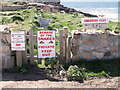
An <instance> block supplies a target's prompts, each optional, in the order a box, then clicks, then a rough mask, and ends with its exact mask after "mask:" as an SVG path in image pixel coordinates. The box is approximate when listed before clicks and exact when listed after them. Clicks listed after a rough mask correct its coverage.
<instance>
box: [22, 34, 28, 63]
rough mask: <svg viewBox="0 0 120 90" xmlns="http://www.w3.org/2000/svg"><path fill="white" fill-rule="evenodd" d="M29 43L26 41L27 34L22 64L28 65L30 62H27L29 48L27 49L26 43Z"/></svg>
mask: <svg viewBox="0 0 120 90" xmlns="http://www.w3.org/2000/svg"><path fill="white" fill-rule="evenodd" d="M26 42H27V39H26V34H25V51H23V52H22V57H23V58H22V59H23V63H22V64H28V61H27V47H26V44H27V43H26Z"/></svg>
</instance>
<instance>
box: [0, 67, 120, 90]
mask: <svg viewBox="0 0 120 90" xmlns="http://www.w3.org/2000/svg"><path fill="white" fill-rule="evenodd" d="M119 80H120V79H119V77H112V78H94V79H91V80H86V81H84V82H83V83H80V82H75V81H72V82H70V81H68V82H67V81H62V80H57V79H55V78H51V77H48V76H47V75H46V73H45V72H44V71H43V70H41V69H35V70H31V72H29V73H27V74H18V73H4V74H3V81H1V82H0V88H118V84H119V82H118V81H119Z"/></svg>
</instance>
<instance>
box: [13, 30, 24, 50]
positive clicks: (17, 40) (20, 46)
mask: <svg viewBox="0 0 120 90" xmlns="http://www.w3.org/2000/svg"><path fill="white" fill-rule="evenodd" d="M11 50H12V51H25V31H12V32H11Z"/></svg>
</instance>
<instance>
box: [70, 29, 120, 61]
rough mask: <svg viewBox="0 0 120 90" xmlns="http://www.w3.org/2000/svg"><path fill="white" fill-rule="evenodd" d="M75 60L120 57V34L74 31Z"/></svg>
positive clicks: (73, 49) (73, 48)
mask: <svg viewBox="0 0 120 90" xmlns="http://www.w3.org/2000/svg"><path fill="white" fill-rule="evenodd" d="M72 37H73V39H72V53H73V59H74V60H75V59H77V60H80V58H83V59H109V58H116V57H119V56H120V55H119V53H120V52H119V39H120V34H115V33H111V32H107V33H104V32H95V33H94V32H79V31H73V36H72Z"/></svg>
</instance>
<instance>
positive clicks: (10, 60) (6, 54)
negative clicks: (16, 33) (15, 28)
mask: <svg viewBox="0 0 120 90" xmlns="http://www.w3.org/2000/svg"><path fill="white" fill-rule="evenodd" d="M9 35H10V34H8V33H2V38H1V39H0V43H1V45H0V47H1V49H2V50H1V57H2V58H1V59H0V62H1V63H2V69H5V68H12V67H14V62H15V57H14V56H12V52H11V48H10V38H9V37H10V36H9Z"/></svg>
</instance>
